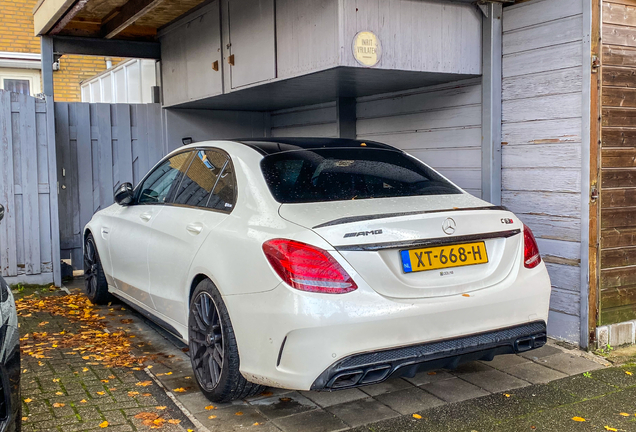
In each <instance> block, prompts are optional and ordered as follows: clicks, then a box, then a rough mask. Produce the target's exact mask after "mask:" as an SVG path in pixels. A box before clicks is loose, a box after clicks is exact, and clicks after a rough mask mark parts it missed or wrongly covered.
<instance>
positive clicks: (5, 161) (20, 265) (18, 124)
mask: <svg viewBox="0 0 636 432" xmlns="http://www.w3.org/2000/svg"><path fill="white" fill-rule="evenodd" d="M52 110H53V102H52V101H44V100H40V99H36V98H33V97H31V96H26V95H21V94H18V93H10V92H8V91H3V90H0V204H3V205H4V207H5V210H6V213H5V217H4V220H3V221H2V222H0V273H1V274H2V276H4V277H5V279H6V280H7V282H8V283H9V284H14V283H18V282H23V283H33V284H46V283H52V282H55V284H56V285H59V284H60V282H61V276H60V249H59V241H60V239H59V230H58V208H57V204H58V203H57V194H56V193H55V192H56V190H55V185H56V176H55V166H56V161H55V152H54V151H53V148H52V147H53V145H54V129H53V124H52V120H51V117H52V116H51V114H52Z"/></svg>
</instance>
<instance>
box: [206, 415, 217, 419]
mask: <svg viewBox="0 0 636 432" xmlns="http://www.w3.org/2000/svg"><path fill="white" fill-rule="evenodd" d="M208 418H209V419H215V418H216V416H215V415H211V416H208Z"/></svg>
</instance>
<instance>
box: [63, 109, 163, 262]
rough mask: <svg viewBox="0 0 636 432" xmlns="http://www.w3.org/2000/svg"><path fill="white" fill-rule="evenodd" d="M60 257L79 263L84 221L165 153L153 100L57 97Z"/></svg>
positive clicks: (159, 112)
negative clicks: (67, 99)
mask: <svg viewBox="0 0 636 432" xmlns="http://www.w3.org/2000/svg"><path fill="white" fill-rule="evenodd" d="M55 112H56V140H57V160H58V176H59V179H60V212H59V214H60V235H61V245H62V247H61V249H62V257H63V258H70V259H71V262H72V265H73V268H75V269H81V268H83V260H82V243H83V229H84V226H85V225H86V224H87V223H88V222H89V221H90V219H91V218H92V217H93V214H94V213H95V212H97V211H98V210H101V209H104V208H106V207H108V206H110V205H111V204H113V191H114V188H116V187H117V186H119V185H120V184H122V183H125V182H131V183H133V184H136V183H137V182H139V180H140V179H141V177H142V176H143V175H144V174H146V172H147V171H148V169H149V168H150V167H152V166H153V165H154V164H155V163H156V162H157V161H158V160H159V159H160V158H161V157H163V155H164V154H165V151H164V148H165V145H164V143H163V134H162V130H163V128H162V127H161V125H162V123H161V107H160V106H159V104H101V103H98V104H88V103H76V102H72V103H67V102H57V103H56V104H55Z"/></svg>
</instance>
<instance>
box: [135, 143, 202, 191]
mask: <svg viewBox="0 0 636 432" xmlns="http://www.w3.org/2000/svg"><path fill="white" fill-rule="evenodd" d="M191 157H192V152H183V153H178V154H176V155H174V156H172V157H171V158H170V159H168V160H166V161H164V162H163V163H162V164H161V165H159V166H158V167H157V168H156V169H155V170H154V171H152V172H151V173H150V174H149V175H148V176H147V177H146V178H145V179H144V181H143V183H141V185H140V186H139V195H138V197H137V202H138V203H139V204H163V203H165V202H166V201H168V200H170V197H172V196H173V195H174V193H175V192H176V189H177V187H178V186H179V183H180V182H181V177H182V175H183V173H184V172H185V171H186V169H187V168H188V165H189V162H190V158H191Z"/></svg>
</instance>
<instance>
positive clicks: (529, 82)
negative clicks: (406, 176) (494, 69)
mask: <svg viewBox="0 0 636 432" xmlns="http://www.w3.org/2000/svg"><path fill="white" fill-rule="evenodd" d="M582 6H583V1H582V0H539V1H536V0H534V1H529V2H524V3H520V4H517V5H514V6H508V7H504V12H503V32H504V33H503V60H502V61H503V83H502V86H503V89H502V90H503V94H502V99H503V100H502V202H503V204H504V205H505V206H507V207H509V208H510V209H511V210H512V211H514V212H515V213H516V214H517V215H519V217H520V218H521V219H522V220H523V222H524V223H526V224H527V225H528V226H530V228H532V230H533V231H534V234H535V236H536V238H537V242H538V244H539V250H540V252H541V254H542V256H543V258H544V260H545V262H546V266H547V267H548V271H549V273H550V278H551V280H552V286H553V290H552V299H551V303H550V318H549V322H548V331H549V333H550V334H551V335H552V336H555V337H558V338H562V339H565V340H569V341H572V342H576V343H578V341H579V338H580V330H579V326H580V318H579V317H580V310H581V305H580V298H581V296H580V292H581V289H587V287H581V272H580V261H581V253H580V250H581V245H580V240H581V223H580V217H581V133H582V123H581V115H582V110H581V103H582V67H581V64H582V58H583V55H582V51H581V50H582V33H583V32H582V29H583V22H582Z"/></svg>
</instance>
